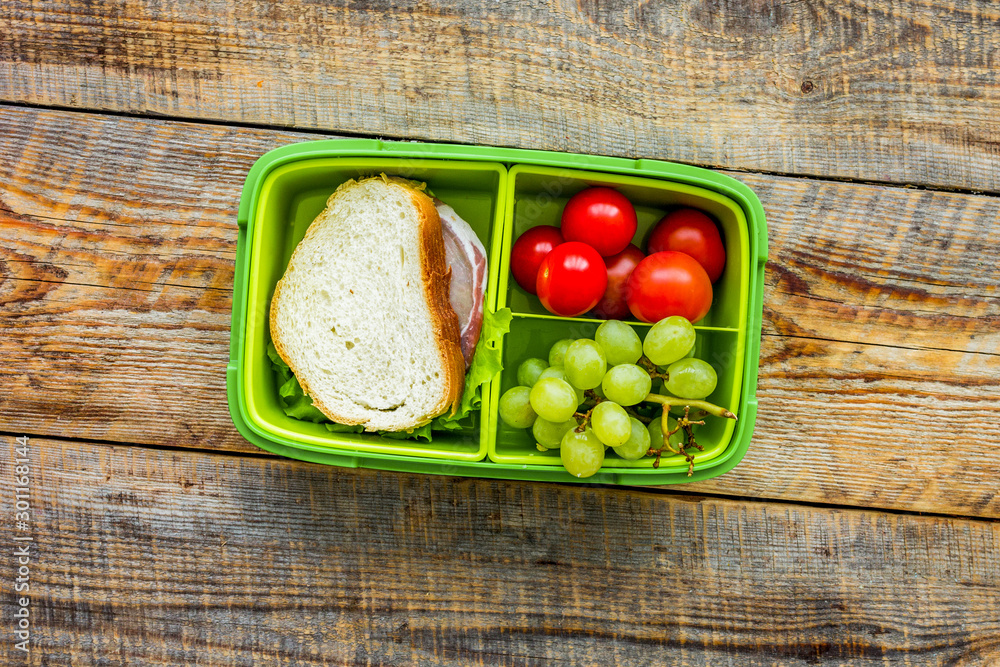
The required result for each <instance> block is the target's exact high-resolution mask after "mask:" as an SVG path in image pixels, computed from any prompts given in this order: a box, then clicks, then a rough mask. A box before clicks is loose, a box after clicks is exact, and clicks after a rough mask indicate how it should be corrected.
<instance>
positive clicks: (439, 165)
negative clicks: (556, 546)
mask: <svg viewBox="0 0 1000 667" xmlns="http://www.w3.org/2000/svg"><path fill="white" fill-rule="evenodd" d="M381 173H385V174H387V175H390V176H400V177H403V178H408V179H412V180H416V181H421V182H424V183H426V184H427V189H428V190H429V191H430V192H431V193H432V194H433V195H434V196H436V197H438V198H439V199H441V200H442V201H444V202H445V203H446V204H448V205H449V206H451V207H452V208H454V209H455V211H456V212H457V213H458V214H459V215H460V216H461V217H462V218H463V219H464V220H466V221H467V222H468V223H469V225H470V227H472V229H473V230H474V231H475V232H476V235H477V236H478V237H479V239H480V241H482V243H483V245H484V246H485V247H486V249H487V254H488V256H490V257H495V256H496V255H497V254H498V253H496V252H494V248H495V247H496V243H497V240H498V239H499V238H500V237H501V231H502V227H503V206H504V200H503V193H504V187H505V183H506V168H505V167H504V166H503V165H501V164H497V163H490V162H472V163H467V162H452V161H442V160H424V159H409V160H397V159H372V158H327V159H312V160H303V161H297V162H292V163H289V164H286V165H282V166H280V167H277V168H276V169H274V170H273V171H271V172H270V173H269V174H268V175H267V177H266V178H265V179H264V182H263V184H262V187H261V193H260V196H259V200H258V206H257V209H256V216H255V219H254V220H253V221H252V224H253V231H254V233H253V235H252V238H251V241H252V246H251V248H252V250H251V252H252V256H251V262H250V272H249V280H248V304H253V308H248V317H247V323H246V328H247V339H246V346H245V366H244V369H245V375H244V377H245V383H246V393H245V400H246V406H247V409H248V413H249V416H250V419H251V420H252V421H253V423H254V424H255V425H256V426H257V427H258V428H260V429H261V430H263V431H264V432H267V433H271V434H274V435H280V436H284V437H294V438H299V439H301V440H302V441H304V442H308V443H310V444H313V445H325V446H329V447H333V448H337V449H343V450H353V451H364V452H380V453H390V454H401V455H406V456H416V457H431V458H443V459H448V460H460V461H478V460H481V459H483V458H485V456H486V446H487V442H486V441H487V438H486V437H484V433H483V431H484V420H483V419H482V415H481V414H480V413H479V411H474V413H473V415H472V416H471V420H470V421H471V423H470V425H468V426H467V427H464V428H462V429H460V430H456V431H450V432H436V433H435V434H434V437H433V441H432V442H430V443H428V442H425V441H421V440H405V439H395V438H384V437H381V436H379V435H378V434H375V433H343V432H331V431H330V430H329V429H327V428H326V427H325V426H324V425H323V424H315V423H312V422H308V421H303V420H299V419H294V418H292V417H289V416H287V415H286V414H285V413H284V412H283V411H282V408H281V404H280V402H279V400H280V399H279V396H278V387H279V385H280V379H279V378H278V377H277V375H276V374H275V373H274V371H273V369H272V367H271V362H270V360H269V359H268V357H267V347H268V345H269V344H270V342H271V338H270V332H269V326H268V312H269V308H270V303H271V297H272V295H273V292H274V286H275V284H276V283H277V282H278V280H279V279H280V278H281V276H282V275H283V274H284V271H285V268H286V267H287V266H288V260H289V258H290V257H291V254H292V252H293V251H294V249H295V247H296V245H298V243H299V241H300V240H301V239H302V237H303V235H304V234H305V231H306V229H307V228H308V227H309V224H310V223H311V222H312V221H313V220H314V219H315V218H316V216H317V215H319V213H320V212H322V210H323V209H324V208H325V206H326V201H327V199H328V198H329V197H330V195H331V194H333V192H334V191H335V190H336V189H337V187H338V186H340V185H341V184H342V183H344V182H346V181H347V180H349V179H352V178H353V179H358V178H362V177H365V176H371V175H378V174H381ZM491 273H495V271H491ZM494 298H495V297H494V294H493V290H491V289H489V287H488V288H487V295H486V303H487V304H490V303H492V301H493V299H494ZM483 391H484V393H486V396H485V400H486V401H487V402H488V400H489V396H488V391H489V389H488V386H485V387H484V389H483ZM486 421H488V420H486Z"/></svg>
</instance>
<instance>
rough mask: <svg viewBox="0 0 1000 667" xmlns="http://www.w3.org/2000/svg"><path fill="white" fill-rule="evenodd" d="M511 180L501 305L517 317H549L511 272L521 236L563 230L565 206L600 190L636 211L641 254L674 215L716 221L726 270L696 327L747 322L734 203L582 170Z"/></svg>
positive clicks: (743, 235) (741, 240)
mask: <svg viewBox="0 0 1000 667" xmlns="http://www.w3.org/2000/svg"><path fill="white" fill-rule="evenodd" d="M508 179H509V180H510V182H511V184H510V187H509V188H508V191H507V198H508V204H507V210H508V219H509V224H508V228H507V229H506V230H505V238H504V245H503V251H504V254H503V256H502V258H501V269H500V272H501V276H500V285H499V296H500V300H501V301H500V305H501V306H503V305H506V306H508V307H510V308H511V310H512V311H513V312H514V313H518V314H533V315H548V314H549V312H548V311H547V310H545V308H544V306H542V304H541V302H540V301H539V300H538V297H537V296H535V295H533V294H530V293H529V292H527V291H525V290H524V289H522V288H521V287H520V286H519V285H518V284H517V282H516V281H515V280H514V277H513V275H512V274H511V273H510V249H511V247H512V245H513V243H514V242H515V241H516V240H517V239H518V237H519V236H520V235H521V234H523V233H524V232H525V231H527V230H528V229H531V228H532V227H536V226H538V225H553V226H559V223H560V220H561V218H562V211H563V208H564V207H565V206H566V202H567V201H569V199H570V198H571V197H572V196H573V195H574V194H576V193H577V192H580V191H581V190H584V189H585V188H588V187H591V186H596V185H600V186H607V187H611V188H614V189H616V190H618V191H619V192H621V193H622V194H623V195H625V196H626V197H627V198H628V200H629V201H630V202H631V203H632V205H633V206H634V207H635V211H636V218H637V220H638V228H637V230H636V233H635V236H634V237H633V239H632V243H633V244H635V245H636V246H638V247H639V249H640V250H642V251H643V252H645V251H646V245H647V242H648V239H649V234H650V233H651V232H652V230H653V227H655V226H656V223H657V222H659V221H660V220H661V219H662V218H663V216H664V215H666V214H667V213H669V212H670V211H672V210H675V209H678V208H681V207H692V208H696V209H699V210H701V211H703V212H705V213H707V214H708V215H709V216H710V217H711V218H713V219H714V220H715V222H716V223H717V224H718V225H719V229H720V232H721V233H722V236H723V242H724V243H725V246H726V268H725V270H724V271H723V274H722V276H721V277H720V278H719V280H718V282H716V283H715V284H714V285H713V292H714V298H713V301H712V308H711V309H710V310H709V312H708V314H707V315H705V317H704V318H702V319H701V320H700V321H698V322H697V323H696V324H700V325H702V326H716V327H738V326H739V325H740V323H741V322H743V321H744V320H745V318H746V310H745V309H746V305H747V303H746V302H747V294H746V290H745V285H746V281H745V280H744V276H745V274H746V272H747V270H748V263H749V253H748V245H749V238H748V234H747V223H746V216H745V215H744V213H743V211H742V209H741V208H740V207H739V205H738V204H737V203H736V202H734V201H733V200H732V199H730V198H728V197H725V196H723V195H721V194H719V193H717V192H713V191H711V190H707V189H705V188H700V187H696V186H692V185H686V184H683V183H677V182H672V181H665V180H657V179H651V178H642V177H636V176H623V175H620V174H609V173H603V172H594V171H586V170H578V169H558V168H551V167H538V166H532V165H516V166H514V167H512V168H511V169H510V174H509V176H508ZM630 321H634V320H631V319H630Z"/></svg>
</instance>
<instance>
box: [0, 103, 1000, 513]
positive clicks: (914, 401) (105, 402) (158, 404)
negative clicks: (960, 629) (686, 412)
mask: <svg viewBox="0 0 1000 667" xmlns="http://www.w3.org/2000/svg"><path fill="white" fill-rule="evenodd" d="M0 128H2V131H0V182H2V186H0V187H2V189H0V248H2V251H0V252H2V253H3V254H2V255H0V270H2V274H0V275H2V278H3V279H2V282H0V312H2V314H3V318H2V319H0V330H2V335H0V358H3V359H4V361H5V363H4V364H3V366H2V367H0V382H2V383H3V385H4V387H5V392H4V393H3V394H0V417H2V421H3V423H4V425H5V427H4V428H5V429H6V430H7V431H8V432H17V433H20V432H24V433H30V434H45V435H53V436H63V437H69V438H93V439H103V440H110V441H118V442H134V443H140V444H151V445H156V444H170V445H176V446H182V447H195V448H206V449H226V450H238V451H256V450H255V449H253V448H252V447H251V446H249V445H248V444H247V443H246V442H245V441H243V440H242V438H240V437H239V435H238V434H237V433H236V431H235V430H234V429H233V427H232V425H231V421H230V417H229V414H228V410H227V408H226V403H225V387H224V382H225V381H224V367H225V363H226V360H227V359H228V344H229V336H228V331H229V313H230V308H231V288H230V284H231V280H232V274H233V257H234V244H235V238H236V226H235V213H236V205H237V202H238V199H239V190H240V187H241V185H242V180H243V178H244V176H245V173H246V170H247V169H249V166H250V165H251V164H252V162H253V160H254V159H255V158H256V157H257V156H258V155H259V154H260V153H262V152H264V151H265V150H267V149H268V148H271V147H274V146H277V145H281V144H283V143H288V142H291V141H295V140H298V139H301V138H302V136H303V135H298V134H291V133H284V132H278V131H267V130H255V129H237V128H228V127H221V126H211V125H198V124H188V123H174V122H165V121H152V120H138V119H129V118H108V117H103V116H93V115H87V114H76V113H66V112H40V111H33V110H26V109H16V108H10V107H7V108H3V107H0ZM81 156H82V157H83V158H84V159H80V157H81ZM740 177H741V178H743V179H744V180H746V181H747V182H748V184H750V185H751V187H753V188H754V189H755V190H756V191H757V192H758V193H759V194H760V196H761V199H762V201H763V203H764V207H765V209H766V211H767V215H768V221H769V226H770V237H771V260H770V262H769V264H768V269H767V273H766V292H765V304H766V307H765V314H764V332H765V335H764V338H763V343H762V351H761V368H760V373H761V378H760V382H759V388H758V395H759V398H760V415H759V418H758V422H757V426H756V429H755V436H754V441H753V443H752V445H751V449H750V452H749V453H748V454H747V456H746V458H745V459H744V461H743V463H742V464H741V465H740V466H739V467H738V468H736V469H735V470H734V471H733V472H731V473H729V474H727V475H724V476H722V477H720V478H718V479H716V480H712V481H709V482H704V483H701V484H698V485H695V486H694V487H685V488H693V489H695V490H702V491H706V492H707V491H710V492H713V493H721V494H732V495H738V496H743V495H753V496H757V497H762V498H774V499H781V500H795V501H804V502H819V503H832V504H842V505H855V506H866V507H883V508H892V509H900V510H910V511H926V512H937V513H945V514H949V513H950V514H963V515H970V516H983V517H997V516H1000V496H998V494H997V482H996V475H995V471H996V470H997V469H998V466H1000V448H998V446H997V445H998V443H1000V426H998V424H1000V418H998V417H1000V414H998V411H1000V407H998V406H1000V400H998V399H1000V331H998V327H997V323H998V317H1000V299H998V295H997V291H996V290H997V287H996V286H997V284H998V283H1000V275H998V267H1000V246H997V245H995V244H990V243H989V242H988V240H989V239H991V238H995V237H996V236H997V233H998V231H1000V230H998V226H1000V221H998V215H997V207H998V200H997V198H994V197H988V196H976V195H967V194H956V193H941V192H928V191H921V190H913V189H907V188H893V187H884V186H871V185H858V184H849V183H840V182H827V181H816V180H811V179H795V178H779V177H767V176H759V175H746V174H743V175H740Z"/></svg>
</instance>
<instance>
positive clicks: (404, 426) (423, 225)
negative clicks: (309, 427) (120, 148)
mask: <svg viewBox="0 0 1000 667" xmlns="http://www.w3.org/2000/svg"><path fill="white" fill-rule="evenodd" d="M372 178H380V179H381V180H383V181H385V182H386V183H387V184H389V185H392V186H395V187H399V188H403V189H404V190H405V191H406V192H407V194H408V195H409V197H410V199H411V201H412V203H413V205H414V207H415V208H416V209H417V212H418V221H419V222H418V224H419V233H420V253H421V277H422V282H423V292H424V299H425V301H426V303H427V307H428V310H429V312H430V316H431V321H432V323H433V326H434V333H435V341H436V347H437V351H438V355H439V357H440V362H441V367H442V369H443V370H444V373H443V375H442V377H441V384H442V387H443V392H442V397H441V399H440V401H439V402H438V404H437V405H436V406H435V407H434V409H433V410H432V411H430V412H429V413H428V414H427V415H425V416H424V417H423V418H422V419H420V420H417V421H416V422H410V421H406V422H403V421H401V422H400V423H399V424H397V425H396V426H395V427H393V428H391V429H385V430H393V431H405V430H409V429H412V428H416V427H419V426H422V425H424V424H426V423H428V422H430V421H431V420H432V419H434V418H435V417H437V416H439V415H443V414H449V415H453V414H455V412H456V411H457V410H458V407H459V405H460V403H461V397H462V393H463V391H464V388H465V358H464V356H463V355H462V348H461V328H460V325H459V322H458V316H457V315H456V314H455V311H454V310H453V309H452V307H451V302H450V291H451V270H450V269H449V267H448V264H447V261H446V259H445V251H444V239H443V236H442V231H441V219H440V216H439V215H438V212H437V208H436V207H435V206H434V202H433V201H432V200H431V198H430V197H429V196H427V195H426V194H425V193H424V192H422V191H421V190H420V189H418V188H416V187H414V186H413V185H412V184H411V182H409V181H406V180H404V179H399V178H393V177H387V176H385V175H382V176H375V177H372ZM368 180H371V179H362V180H361V181H354V180H353V179H352V180H349V181H347V182H345V183H343V184H341V185H340V187H338V188H337V190H336V191H335V192H334V193H333V194H332V195H331V196H330V198H329V199H328V200H327V207H329V202H330V201H331V200H333V198H334V197H336V196H337V194H338V193H340V192H341V191H342V190H345V189H347V188H350V187H356V186H358V185H361V184H363V183H365V182H366V181H368ZM325 211H326V209H324V213H325ZM322 215H323V213H320V216H319V217H322ZM313 229H314V226H313V225H310V226H309V228H308V229H307V230H306V233H305V236H304V238H303V240H305V238H308V237H310V235H311V233H312V231H313ZM297 252H298V247H296V250H295V251H294V252H293V253H292V256H291V258H290V259H289V264H292V263H293V262H294V261H295V255H296V253H297ZM283 283H284V276H282V279H280V280H279V281H278V283H277V284H276V285H275V288H274V294H273V295H272V297H271V307H270V311H269V314H268V315H269V317H268V321H269V324H270V330H271V339H272V342H273V343H274V347H275V349H276V351H277V353H278V356H280V357H281V358H282V359H283V360H284V361H285V363H286V364H288V365H289V368H291V370H292V372H293V373H295V375H296V378H297V379H298V381H299V384H300V385H301V386H302V391H303V392H304V393H305V394H306V395H307V396H310V397H311V398H312V401H313V405H315V406H316V408H317V409H318V410H319V411H320V412H322V413H323V414H324V415H326V416H327V417H328V418H329V419H330V420H332V421H334V422H337V423H339V424H347V425H359V424H362V425H367V422H366V420H363V419H354V418H351V417H348V416H347V415H342V414H338V413H337V412H336V411H334V410H333V409H331V408H330V406H328V405H326V404H325V403H324V402H323V401H322V400H321V399H319V398H318V397H316V396H314V395H313V394H312V392H311V391H310V388H309V386H308V381H307V380H305V379H304V378H303V377H302V374H301V373H300V372H299V370H298V369H297V368H296V367H295V365H293V363H292V361H291V357H290V355H289V354H287V350H286V348H285V346H284V342H283V340H282V338H283V337H282V332H281V330H280V328H279V327H278V325H277V304H278V303H279V301H280V300H281V288H282V285H283ZM366 430H374V429H366Z"/></svg>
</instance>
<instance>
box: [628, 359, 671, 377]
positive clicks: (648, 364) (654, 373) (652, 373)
mask: <svg viewBox="0 0 1000 667" xmlns="http://www.w3.org/2000/svg"><path fill="white" fill-rule="evenodd" d="M636 364H638V365H639V366H640V367H642V370H644V371H646V372H647V373H649V377H650V379H652V380H663V381H664V382H666V381H667V379H668V378H669V377H670V374H669V373H662V372H660V369H659V368H657V367H656V364H654V363H653V362H652V361H650V359H649V357H647V356H646V355H645V354H644V355H642V356H641V357H639V361H637V362H636Z"/></svg>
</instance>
